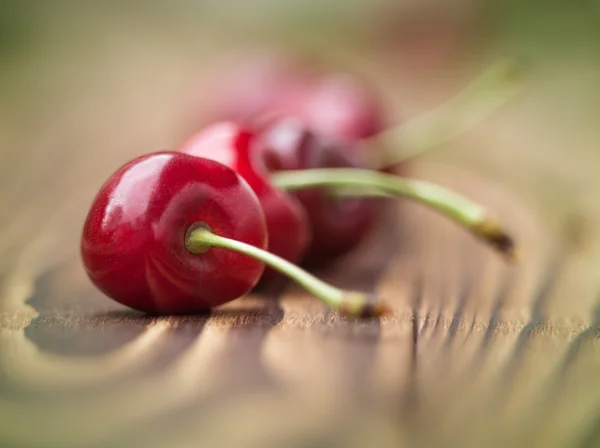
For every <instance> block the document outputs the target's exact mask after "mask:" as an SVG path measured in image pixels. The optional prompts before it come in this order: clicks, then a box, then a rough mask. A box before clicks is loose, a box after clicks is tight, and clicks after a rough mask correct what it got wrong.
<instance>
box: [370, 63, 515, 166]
mask: <svg viewBox="0 0 600 448" xmlns="http://www.w3.org/2000/svg"><path fill="white" fill-rule="evenodd" d="M522 72H523V68H522V67H521V64H520V63H517V61H515V60H512V59H505V60H501V61H498V62H496V63H495V64H493V65H492V66H491V67H489V68H488V69H487V70H485V71H484V72H483V73H481V74H480V75H479V76H478V77H477V78H475V80H474V81H473V82H472V83H471V84H469V85H468V86H467V87H466V88H465V89H464V90H462V91H461V92H459V93H458V94H457V95H456V96H455V97H454V98H452V99H451V100H450V101H448V102H447V103H444V104H442V105H441V106H439V107H437V108H436V109H433V110H431V111H429V112H427V113H425V114H423V115H421V116H418V117H416V118H414V119H412V120H410V121H408V122H407V123H405V124H404V125H401V126H398V127H395V128H391V129H389V130H388V131H385V132H383V133H381V134H379V135H378V136H377V137H374V138H373V139H371V140H369V141H367V144H368V145H373V146H376V147H377V148H374V149H375V151H371V152H374V153H376V154H377V156H376V157H377V159H375V160H374V161H373V163H374V165H375V166H376V167H382V168H383V167H389V166H393V165H396V164H398V163H401V162H404V161H406V160H408V159H410V158H413V157H415V156H418V155H420V154H423V153H425V152H426V151H428V150H431V149H433V148H435V147H438V146H440V145H442V144H444V143H446V142H448V141H450V140H452V139H453V138H456V137H458V136H459V135H460V134H462V133H464V132H466V131H468V130H469V129H472V128H474V127H475V126H476V125H477V124H479V123H481V122H482V121H483V120H484V119H485V118H487V117H488V116H490V115H491V114H492V113H493V112H495V111H496V110H498V109H499V108H500V107H501V106H503V105H504V104H505V103H507V102H508V101H509V100H510V99H511V98H512V97H513V96H514V95H515V93H516V92H517V91H518V89H519V88H520V87H521V84H522V82H521V81H522V79H521V78H522Z"/></svg>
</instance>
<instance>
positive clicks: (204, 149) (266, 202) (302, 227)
mask: <svg viewBox="0 0 600 448" xmlns="http://www.w3.org/2000/svg"><path fill="white" fill-rule="evenodd" d="M179 151H181V152H184V153H186V154H190V155H193V156H197V157H203V158H207V159H212V160H216V161H217V162H220V163H222V164H224V165H226V166H228V167H230V168H232V169H234V170H235V171H236V172H237V173H238V174H239V175H241V176H242V177H243V178H244V179H245V180H246V182H248V184H249V185H250V186H251V187H252V189H253V190H254V192H255V193H256V195H257V196H258V199H259V201H260V204H261V206H262V209H263V211H264V213H265V217H266V223H267V230H268V235H269V236H268V239H269V244H268V247H269V252H271V253H273V254H275V255H278V256H280V257H282V258H284V259H286V260H288V261H291V262H297V261H299V260H300V259H301V258H302V256H303V255H304V253H305V252H306V250H307V248H308V245H309V243H310V240H311V232H310V227H309V221H308V217H307V215H306V212H305V211H304V208H303V207H302V205H301V204H300V202H299V201H298V200H297V199H296V198H295V197H293V196H292V195H290V194H288V193H287V192H285V191H283V190H281V189H280V188H277V187H276V186H275V185H273V184H272V183H271V182H270V181H269V179H268V172H269V168H271V169H272V168H273V167H276V166H279V165H281V164H282V163H284V162H285V161H284V160H280V158H282V159H284V158H285V155H284V154H282V153H279V154H278V153H274V152H273V151H270V150H269V148H265V147H264V146H261V145H258V144H257V142H256V138H255V134H254V133H253V132H252V131H251V130H249V129H245V128H244V127H242V126H240V125H238V124H236V123H233V122H220V123H216V124H214V125H212V126H209V127H207V128H205V129H204V130H202V131H201V132H199V133H197V134H196V135H194V136H192V137H191V138H190V139H188V140H187V141H186V142H185V143H184V144H183V145H182V146H181V147H180V148H179ZM265 275H266V276H267V277H269V278H271V277H273V276H274V275H275V271H274V270H272V269H271V268H267V269H266V270H265Z"/></svg>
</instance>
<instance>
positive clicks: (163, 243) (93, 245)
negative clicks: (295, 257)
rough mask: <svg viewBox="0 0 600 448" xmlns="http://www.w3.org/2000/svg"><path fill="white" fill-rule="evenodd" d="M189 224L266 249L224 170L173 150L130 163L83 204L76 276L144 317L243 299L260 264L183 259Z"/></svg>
mask: <svg viewBox="0 0 600 448" xmlns="http://www.w3.org/2000/svg"><path fill="white" fill-rule="evenodd" d="M196 223H205V224H207V225H208V226H209V227H210V228H211V229H212V231H213V232H214V233H215V234H217V235H220V236H224V237H228V238H233V239H236V240H239V241H242V242H245V243H247V244H250V245H253V246H256V247H259V248H265V246H266V243H267V232H266V225H265V218H264V214H263V212H262V209H261V207H260V204H259V202H258V199H257V197H256V195H255V194H254V192H253V191H252V189H251V188H250V186H249V185H248V184H247V183H246V182H245V181H244V180H243V179H242V178H241V177H240V176H238V175H237V174H236V173H235V172H234V171H233V170H231V169H230V168H228V167H226V166H224V165H222V164H219V163H217V162H214V161H211V160H205V159H200V158H197V157H192V156H189V155H186V154H181V153H173V152H162V153H155V154H150V155H146V156H142V157H139V158H136V159H134V160H132V161H131V162H129V163H127V164H125V165H124V166H122V167H121V168H119V169H118V170H117V171H116V172H115V173H114V174H113V175H112V176H111V177H110V178H109V179H108V181H107V182H106V183H105V184H104V185H103V186H102V188H101V189H100V192H99V193H98V195H97V196H96V198H95V199H94V201H93V204H92V206H91V209H90V211H89V214H88V216H87V219H86V221H85V225H84V229H83V235H82V240H81V254H82V258H83V263H84V266H85V269H86V271H87V273H88V275H89V277H90V278H91V280H92V281H93V283H94V284H95V285H96V286H97V287H98V288H99V289H100V290H102V291H103V292H104V293H105V294H106V295H108V296H109V297H111V298H112V299H114V300H116V301H117V302H120V303H121V304H123V305H126V306H128V307H131V308H134V309H136V310H140V311H145V312H150V313H160V314H175V313H191V312H198V311H203V310H206V309H208V308H211V307H214V306H218V305H221V304H223V303H226V302H229V301H231V300H233V299H236V298H238V297H240V296H243V295H244V294H246V293H247V292H249V291H250V290H251V289H252V288H253V287H254V286H255V285H256V283H257V282H258V280H259V278H260V276H261V275H262V273H263V270H264V264H263V263H261V262H259V261H257V260H255V259H253V258H250V257H248V256H245V255H242V254H239V253H237V252H232V251H228V250H225V249H214V248H213V249H209V250H208V251H206V252H205V253H202V254H192V253H191V252H189V251H188V250H186V247H185V238H186V232H188V231H189V230H190V229H191V226H194V225H195V224H196Z"/></svg>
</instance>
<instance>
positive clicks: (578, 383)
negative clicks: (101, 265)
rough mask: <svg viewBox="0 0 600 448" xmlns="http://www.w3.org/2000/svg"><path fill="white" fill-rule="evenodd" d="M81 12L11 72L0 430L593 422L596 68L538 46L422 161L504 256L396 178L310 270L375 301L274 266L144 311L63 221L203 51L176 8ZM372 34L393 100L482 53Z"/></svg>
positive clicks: (2, 163) (267, 439)
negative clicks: (204, 305)
mask: <svg viewBox="0 0 600 448" xmlns="http://www.w3.org/2000/svg"><path fill="white" fill-rule="evenodd" d="M83 9H85V8H83ZM133 12H135V11H133ZM82 14H83V13H82ZM86 14H90V15H93V16H94V20H97V22H94V23H95V24H96V25H95V26H96V28H97V29H98V30H99V31H93V32H92V31H88V30H87V29H86V27H85V26H84V25H85V22H84V24H83V25H82V24H81V23H80V22H78V21H73V22H68V23H64V24H61V26H58V25H56V26H55V28H51V29H50V31H51V32H55V31H57V30H60V31H63V34H61V33H58V32H57V33H56V34H52V33H51V32H49V31H47V32H46V33H47V35H46V37H48V36H52V39H50V38H48V39H47V40H44V41H43V44H40V45H39V48H38V50H37V51H38V53H39V54H37V53H36V57H35V58H34V57H33V56H31V60H27V62H23V63H21V65H20V66H18V64H17V65H15V66H13V68H14V67H17V68H14V70H13V71H11V72H7V73H8V75H11V76H8V75H7V73H3V76H4V75H6V78H10V80H9V81H7V83H5V84H2V86H3V87H6V86H8V87H7V88H6V89H5V90H6V91H7V92H8V91H10V93H11V95H10V96H6V97H5V98H6V102H5V103H3V104H2V105H0V106H1V107H0V118H1V119H0V139H1V140H2V142H1V148H2V149H1V151H0V205H1V207H0V210H1V211H0V254H1V255H2V256H1V257H0V446H1V447H3V448H4V447H6V448H12V447H15V448H16V447H18V448H21V447H35V448H38V447H39V448H45V447H60V448H70V447H77V448H81V447H128V448H129V447H148V448H154V447H156V448H159V447H160V448H187V447H199V446H202V447H204V446H207V447H213V446H214V447H236V446H239V447H253V446H256V447H270V446H273V447H282V446H285V447H295V446H297V447H313V446H314V447H318V446H331V445H334V446H345V447H353V446H357V447H358V446H361V447H362V446H377V447H388V446H389V447H401V446H411V447H412V446H424V447H437V446H457V447H483V446H485V447H495V446H498V447H505V446H524V447H545V448H548V447H557V448H558V447H581V448H584V447H586V448H587V447H596V446H600V431H599V430H598V429H597V428H598V427H600V387H599V386H598V372H599V371H600V357H599V355H600V349H599V347H598V334H599V333H598V331H599V330H600V271H599V270H598V266H599V262H600V238H598V236H600V234H599V233H598V230H597V229H598V224H599V223H600V207H598V200H597V195H596V192H597V191H598V187H600V181H599V180H598V177H597V173H596V167H597V166H598V163H600V157H599V156H598V151H597V149H596V147H597V142H598V141H600V136H599V135H598V129H597V125H596V121H595V117H597V110H598V109H597V104H598V101H597V98H595V93H594V92H600V88H598V87H599V86H597V85H596V84H597V82H596V81H595V80H597V79H600V78H599V77H598V76H597V74H598V70H597V69H596V68H593V67H590V66H588V65H586V63H585V62H581V61H579V62H578V64H579V65H576V64H575V62H574V61H571V62H570V65H564V66H562V67H561V68H556V66H553V67H551V66H550V65H549V64H547V65H544V63H543V62H542V63H540V64H538V65H537V75H539V76H538V77H537V78H535V77H534V79H533V81H534V82H533V86H532V88H531V89H530V90H528V93H527V94H525V95H524V96H523V97H522V98H520V99H519V100H517V101H515V102H514V103H512V104H511V105H509V106H508V107H507V108H505V109H504V111H503V112H502V113H500V114H497V115H496V116H495V117H494V118H493V119H491V120H488V121H487V122H486V123H484V124H483V125H482V126H480V127H478V129H476V130H474V131H473V132H471V133H469V134H468V135H466V136H463V137H462V138H461V139H459V140H458V141H456V142H454V143H453V144H452V145H447V146H446V147H445V148H443V151H440V152H439V153H437V155H434V156H432V157H429V158H426V159H425V160H423V161H420V162H419V163H418V164H417V165H416V166H415V167H414V170H413V175H414V176H416V177H419V178H424V179H428V180H432V181H435V182H439V183H441V184H443V185H446V186H449V187H453V188H456V189H458V190H459V191H461V192H463V193H465V194H467V195H469V196H470V197H472V198H474V199H476V200H479V201H481V202H482V203H484V204H485V205H487V206H488V207H489V208H490V209H491V210H492V211H494V212H495V213H497V214H498V215H499V216H500V217H501V218H502V219H503V221H505V222H506V223H507V224H508V226H509V227H510V228H511V230H513V232H514V234H515V236H516V238H517V241H519V243H520V244H521V246H522V250H523V259H522V262H521V264H520V265H518V266H517V267H514V268H509V267H508V266H506V265H505V263H504V262H503V261H502V260H501V259H499V258H498V257H497V256H496V255H495V254H494V253H493V252H491V251H490V250H489V249H487V248H485V247H482V246H481V245H480V244H479V243H478V242H476V241H474V240H473V239H472V238H471V237H470V236H469V235H467V234H466V233H465V232H463V231H462V230H461V229H458V228H456V227H455V226H454V225H453V224H452V223H450V222H448V221H446V220H444V219H442V218H440V217H439V216H436V215H435V214H433V213H432V212H430V211H428V210H425V209H423V208H422V207H420V206H418V205H415V204H411V203H404V202H401V203H399V204H397V205H395V206H391V207H390V209H389V210H388V211H387V214H386V218H385V220H384V221H382V223H381V227H380V228H378V229H376V230H375V231H374V232H373V234H372V235H371V237H370V238H369V239H368V240H367V241H365V242H364V244H363V246H361V248H359V249H358V250H357V251H356V252H355V253H353V254H350V255H349V256H348V257H347V258H346V259H345V260H343V261H342V262H340V263H338V264H337V265H335V266H332V267H331V268H330V269H329V270H327V271H326V272H323V273H321V275H323V276H324V278H326V279H327V280H329V281H331V282H333V283H335V284H336V285H340V286H346V287H354V288H359V287H360V288H366V289H373V290H376V291H377V292H378V293H379V294H381V295H382V296H385V297H386V298H387V299H388V300H390V301H391V302H392V303H393V304H394V307H395V314H394V316H392V317H390V318H386V319H383V320H381V321H379V320H368V321H364V322H355V321H350V320H346V319H341V318H339V317H337V316H336V315H334V314H331V313H329V312H328V311H327V310H325V309H324V308H323V307H322V306H321V305H320V304H319V303H318V302H317V301H316V300H314V299H311V298H309V297H306V296H305V295H304V294H303V293H302V292H301V291H298V290H296V289H295V288H293V287H290V286H288V287H286V288H285V289H283V290H281V291H275V290H274V291H270V292H269V293H267V294H264V295H262V296H251V297H247V298H244V299H242V300H239V301H237V302H235V303H232V304H230V305H228V306H225V307H223V308H221V309H218V310H215V312H214V313H212V314H210V315H204V316H194V317H187V318H161V319H151V318H148V317H145V316H142V315H138V314H136V313H133V312H130V311H128V310H126V309H124V308H122V307H119V306H118V305H116V304H114V303H112V302H110V301H108V300H106V298H104V297H103V296H102V295H101V294H100V293H99V292H98V291H96V290H95V289H94V288H93V287H92V286H91V284H90V283H89V281H88V280H87V279H86V277H85V275H84V273H83V269H82V267H81V264H80V260H79V258H78V244H79V232H80V229H81V225H82V222H83V219H84V217H85V213H86V211H87V208H88V206H89V204H90V201H91V199H92V197H93V195H94V194H95V192H96V191H97V189H98V187H99V185H100V184H101V182H102V181H104V179H105V178H106V177H107V176H108V175H109V173H110V172H111V171H112V170H114V169H115V168H116V167H117V166H119V165H120V164H122V163H123V162H125V161H126V160H128V159H129V158H131V157H133V156H135V155H138V154H141V153H143V152H148V151H154V150H159V149H164V148H169V147H172V146H173V145H174V144H176V142H178V141H180V140H181V139H182V138H184V137H185V135H186V132H188V131H189V130H190V129H191V128H192V127H193V125H192V124H191V123H189V122H188V121H185V120H183V119H182V116H184V115H185V113H187V112H189V107H188V106H189V104H188V102H187V100H188V99H189V92H190V91H191V89H192V86H193V85H194V82H197V81H198V77H200V74H199V73H201V71H198V66H199V65H202V64H200V63H199V62H197V61H196V62H194V57H195V56H197V55H198V53H202V52H203V51H204V53H202V55H203V58H204V59H203V60H210V57H209V56H208V55H209V54H210V51H209V50H204V49H203V47H202V46H201V44H200V43H199V42H194V45H190V46H188V47H186V46H184V45H182V43H181V42H182V40H183V39H182V37H181V36H179V37H172V35H173V32H174V30H173V26H172V24H170V23H169V19H168V17H167V18H165V19H164V20H165V23H166V25H164V28H161V29H158V28H157V27H156V26H154V25H152V26H149V25H148V26H147V28H146V29H144V30H134V29H133V27H132V26H130V23H131V22H126V21H122V22H120V21H119V19H118V18H110V19H107V18H106V17H103V16H102V14H92V13H87V12H86ZM136 14H137V13H136ZM132 15H133V13H132ZM115 17H121V16H120V15H118V16H117V15H115ZM135 17H137V15H135ZM44 20H45V18H44ZM188 25H190V24H189V23H188ZM190 27H191V25H190ZM106 29H110V30H111V33H110V35H108V34H107V33H106V32H105V30H106ZM82 30H85V32H84V31H82ZM77 33H80V34H82V35H84V36H85V39H83V40H81V41H79V40H78V39H76V38H73V37H72V36H75V35H77ZM442 37H443V36H442ZM190 47H193V48H194V50H193V51H192V50H190ZM198 48H200V49H198ZM213 51H214V50H213ZM409 54H410V52H409ZM75 55H77V56H75ZM369 55H370V56H372V59H373V60H375V59H376V58H378V60H379V59H380V60H382V61H386V62H379V63H378V64H380V65H379V66H377V67H375V68H374V70H373V73H374V74H375V79H378V80H380V81H386V82H387V84H386V86H387V87H388V88H389V89H388V91H387V92H388V99H389V100H390V103H392V105H393V107H395V106H396V105H397V106H398V109H401V110H403V112H404V113H406V114H407V115H415V114H417V113H418V112H419V111H422V110H424V109H427V108H428V107H431V106H433V105H435V104H439V102H440V101H442V100H443V99H444V98H448V97H449V96H450V95H451V94H452V93H453V92H455V91H456V90H457V88H458V87H459V86H460V85H464V83H465V82H466V81H467V80H468V79H470V78H471V77H472V75H473V74H474V73H475V72H476V71H477V68H476V67H473V70H472V71H471V72H470V73H463V74H461V75H459V76H455V75H456V72H454V71H452V70H451V69H448V70H447V71H444V70H443V69H441V68H439V67H438V69H439V70H440V71H438V72H436V74H435V75H433V74H431V73H433V72H427V71H426V67H425V68H424V67H422V66H420V67H419V68H418V70H417V69H415V72H414V73H413V72H411V71H410V70H405V71H403V69H402V68H398V67H397V66H396V65H394V63H393V60H392V58H391V57H387V55H383V54H379V55H377V54H375V53H369ZM382 56H386V57H382ZM398 58H401V56H398ZM34 60H35V62H34ZM198 60H200V59H198ZM586 61H587V60H586ZM396 62H397V60H396ZM400 62H402V61H400ZM421 62H423V61H421ZM426 62H427V61H425V62H423V63H426ZM538 62H539V61H538ZM386 64H388V65H386ZM397 65H402V66H404V67H406V66H407V65H406V64H404V65H403V64H397ZM19 67H20V68H19ZM422 72H425V73H428V75H427V76H424V75H422V74H421V73H422ZM583 73H587V75H585V76H584V75H583ZM192 81H194V82H192ZM565 111H567V112H568V114H565V113H564V112H565ZM567 115H568V116H567ZM590 117H591V118H590ZM182 123H183V124H182Z"/></svg>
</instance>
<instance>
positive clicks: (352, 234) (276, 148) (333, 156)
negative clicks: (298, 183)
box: [261, 116, 379, 258]
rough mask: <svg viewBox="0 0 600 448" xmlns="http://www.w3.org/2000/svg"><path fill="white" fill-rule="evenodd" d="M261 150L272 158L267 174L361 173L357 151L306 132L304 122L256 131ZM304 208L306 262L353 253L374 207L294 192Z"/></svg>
mask: <svg viewBox="0 0 600 448" xmlns="http://www.w3.org/2000/svg"><path fill="white" fill-rule="evenodd" d="M261 145H262V146H263V147H264V148H268V151H269V152H271V153H275V154H277V155H278V157H277V161H278V163H277V164H271V165H269V169H270V170H271V171H279V170H308V169H313V168H364V167H365V166H366V163H365V161H364V160H363V158H362V148H361V147H359V146H357V145H352V144H349V143H341V142H337V141H333V140H331V139H326V138H324V137H322V136H318V135H317V134H315V133H313V132H311V131H310V130H309V128H308V127H307V125H306V124H305V123H304V121H303V120H302V119H300V118H296V117H293V116H280V117H277V118H274V119H273V120H272V121H271V122H270V123H265V124H264V126H263V127H262V128H261ZM294 195H295V196H296V197H297V198H298V199H299V200H300V202H302V204H303V205H304V207H305V209H306V211H307V213H308V217H309V220H310V225H311V228H312V233H313V238H312V243H311V246H310V249H309V252H308V253H307V255H308V256H310V257H311V258H316V257H335V256H339V255H343V254H344V253H346V252H348V251H349V250H351V249H353V248H354V247H355V246H356V245H357V244H358V243H359V242H360V241H361V239H362V238H363V236H365V234H366V233H367V231H368V230H369V229H370V227H371V224H372V223H373V220H374V218H375V215H376V213H377V209H378V204H379V202H378V201H376V200H373V199H368V198H360V197H353V198H347V197H346V198H340V197H335V196H334V195H332V194H330V193H329V192H327V191H326V190H324V189H320V188H315V189H307V190H301V191H297V192H294Z"/></svg>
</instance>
